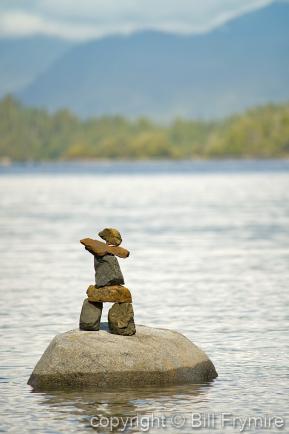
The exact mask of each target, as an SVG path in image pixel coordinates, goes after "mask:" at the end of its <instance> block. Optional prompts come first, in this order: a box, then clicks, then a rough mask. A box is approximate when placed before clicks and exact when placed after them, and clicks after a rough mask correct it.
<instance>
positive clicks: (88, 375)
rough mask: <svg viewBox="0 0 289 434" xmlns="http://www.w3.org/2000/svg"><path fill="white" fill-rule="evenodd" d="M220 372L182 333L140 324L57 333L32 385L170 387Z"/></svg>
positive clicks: (196, 380) (53, 387)
mask: <svg viewBox="0 0 289 434" xmlns="http://www.w3.org/2000/svg"><path fill="white" fill-rule="evenodd" d="M215 377H217V372H216V370H215V367H214V365H213V363H212V362H211V361H210V359H209V358H208V357H207V355H206V354H205V353H204V352H203V351H201V350H200V349H199V348H198V347H197V346H196V345H194V344H193V343H192V342H191V341H190V340H189V339H187V338H185V337H184V336H183V335H181V334H180V333H177V332H175V331H172V330H166V329H156V328H151V327H145V326H137V327H136V334H135V335H133V336H119V335H112V334H110V333H108V332H107V331H104V330H100V331H99V332H97V333H95V332H88V331H81V330H72V331H69V332H66V333H62V334H60V335H57V336H56V337H55V338H54V339H53V340H52V342H51V343H50V345H49V346H48V348H47V349H46V351H45V352H44V354H43V355H42V357H41V359H40V360H39V362H38V363H37V365H36V367H35V369H34V371H33V372H32V375H31V377H30V378H29V381H28V384H30V385H31V386H32V387H33V388H34V389H36V390H49V389H57V388H63V387H65V386H71V387H72V388H76V389H77V388H81V387H88V386H92V387H94V388H95V389H96V390H102V389H107V388H109V389H111V388H117V387H139V386H140V387H141V386H145V385H157V386H166V385H171V384H193V383H195V384H196V383H203V382H207V381H210V380H212V379H213V378H215Z"/></svg>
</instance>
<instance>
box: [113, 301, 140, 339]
mask: <svg viewBox="0 0 289 434" xmlns="http://www.w3.org/2000/svg"><path fill="white" fill-rule="evenodd" d="M108 327H109V330H110V332H111V333H113V334H115V335H123V336H131V335H134V334H135V324H134V315H133V308H132V304H131V303H114V305H113V306H112V307H111V308H110V309H109V311H108Z"/></svg>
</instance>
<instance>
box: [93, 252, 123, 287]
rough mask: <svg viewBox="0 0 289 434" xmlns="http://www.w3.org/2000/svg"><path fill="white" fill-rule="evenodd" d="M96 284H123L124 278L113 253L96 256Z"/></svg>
mask: <svg viewBox="0 0 289 434" xmlns="http://www.w3.org/2000/svg"><path fill="white" fill-rule="evenodd" d="M94 269H95V286H108V285H123V284H124V279H123V275H122V272H121V269H120V266H119V264H118V260H117V259H116V257H115V256H113V255H104V256H94Z"/></svg>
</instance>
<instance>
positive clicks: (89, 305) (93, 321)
mask: <svg viewBox="0 0 289 434" xmlns="http://www.w3.org/2000/svg"><path fill="white" fill-rule="evenodd" d="M102 307H103V303H101V302H95V301H88V299H87V298H86V299H85V300H84V302H83V305H82V309H81V314H80V319H79V328H80V330H94V331H98V330H99V327H100V318H101V313H102Z"/></svg>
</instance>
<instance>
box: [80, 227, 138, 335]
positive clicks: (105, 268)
mask: <svg viewBox="0 0 289 434" xmlns="http://www.w3.org/2000/svg"><path fill="white" fill-rule="evenodd" d="M98 235H99V236H100V237H101V238H102V239H103V240H104V241H105V243H104V242H101V241H98V240H93V239H91V238H84V239H83V240H80V242H81V244H83V245H84V246H85V248H86V250H88V251H89V252H90V253H91V254H92V255H93V256H94V269H95V285H90V286H89V287H88V289H87V291H86V293H87V298H86V299H85V300H84V302H83V305H82V310H81V314H80V321H79V328H80V329H81V330H95V331H97V330H99V328H100V320H101V314H102V308H103V303H105V302H112V303H114V304H113V306H112V307H111V308H110V310H109V312H108V326H109V330H110V332H111V333H113V334H118V335H125V336H130V335H133V334H135V323H134V312H133V308H132V298H131V293H130V291H129V289H128V288H126V287H125V286H123V285H124V279H123V275H122V272H121V269H120V266H119V263H118V260H117V258H116V256H118V257H120V258H127V257H128V256H129V251H128V250H126V249H124V248H122V247H119V245H120V244H121V242H122V238H121V235H120V233H119V231H118V230H117V229H112V228H106V229H104V230H103V231H101V232H99V234H98Z"/></svg>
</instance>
